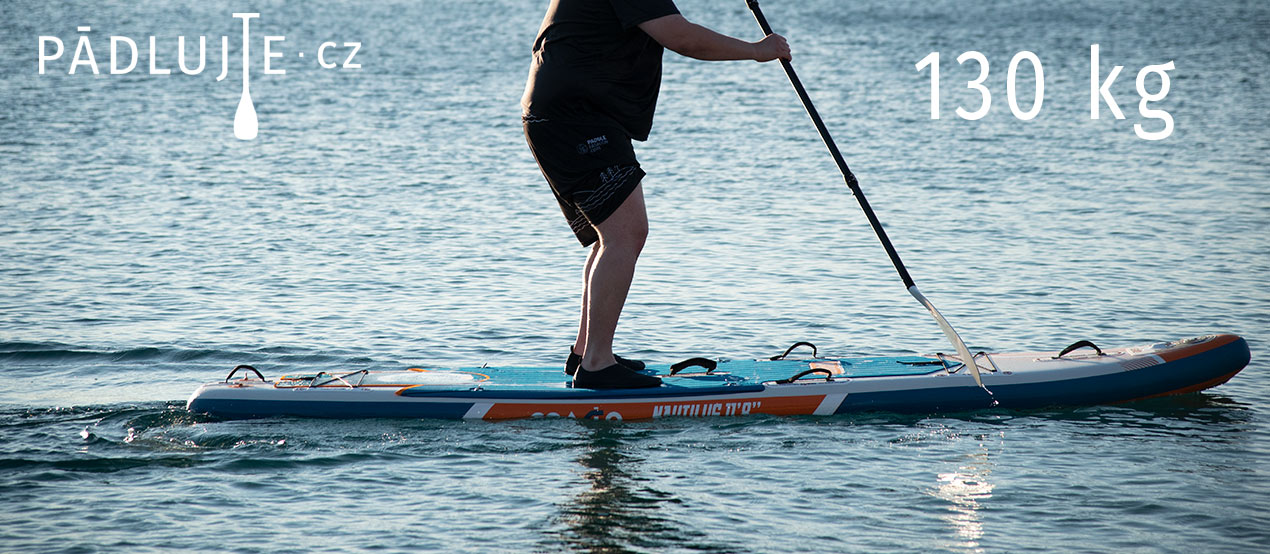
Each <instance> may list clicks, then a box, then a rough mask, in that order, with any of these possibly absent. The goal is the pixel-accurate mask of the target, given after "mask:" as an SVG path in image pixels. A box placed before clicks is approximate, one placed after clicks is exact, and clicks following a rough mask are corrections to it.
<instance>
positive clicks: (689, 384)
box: [410, 356, 960, 395]
mask: <svg viewBox="0 0 1270 554" xmlns="http://www.w3.org/2000/svg"><path fill="white" fill-rule="evenodd" d="M813 362H822V363H832V362H838V363H840V364H841V367H842V374H841V375H835V377H836V378H847V377H849V378H857V377H884V376H898V375H927V374H930V373H934V372H936V371H943V370H944V369H945V368H946V366H947V363H944V362H940V361H939V360H938V359H936V358H928V357H923V356H900V357H870V358H837V359H834V358H820V359H806V360H776V361H771V360H722V361H720V362H719V365H718V368H717V369H715V370H714V371H713V372H711V374H708V375H707V374H706V372H705V371H706V370H705V368H701V367H690V368H687V369H684V370H683V371H681V372H679V373H678V374H676V375H674V376H670V366H669V365H665V364H650V365H649V369H651V370H652V371H654V372H656V373H657V374H658V375H659V376H660V377H662V381H663V382H664V383H665V385H666V386H667V387H685V388H692V389H702V392H704V389H711V388H716V387H736V386H738V385H758V384H759V383H763V382H767V381H776V380H779V379H788V378H790V377H793V376H794V375H797V374H799V373H802V372H804V371H806V370H808V369H809V368H810V364H811V363H813ZM932 362H933V363H932ZM953 365H960V364H953ZM460 371H467V372H471V373H478V374H483V375H488V376H489V378H490V379H489V380H488V381H485V382H482V383H480V387H481V388H483V389H500V388H504V387H506V388H523V387H534V388H547V389H569V388H571V387H570V384H569V383H570V381H571V380H572V379H571V378H570V377H569V376H568V375H565V374H564V372H563V371H561V370H560V368H559V367H556V366H552V367H482V368H461V369H460ZM803 379H824V375H823V374H812V375H808V376H806V377H804V378H803ZM421 388H427V389H431V390H433V391H437V390H439V388H438V387H421ZM467 388H470V387H463V389H465V390H466V389H467ZM422 393H423V391H422V390H420V391H414V392H412V393H410V395H414V394H422Z"/></svg>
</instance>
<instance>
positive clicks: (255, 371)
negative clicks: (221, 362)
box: [225, 364, 265, 383]
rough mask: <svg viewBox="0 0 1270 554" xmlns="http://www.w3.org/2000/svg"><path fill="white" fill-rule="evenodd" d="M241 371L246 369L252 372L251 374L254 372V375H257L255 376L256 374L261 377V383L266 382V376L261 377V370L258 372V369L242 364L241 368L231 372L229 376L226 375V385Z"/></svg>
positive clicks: (238, 367)
mask: <svg viewBox="0 0 1270 554" xmlns="http://www.w3.org/2000/svg"><path fill="white" fill-rule="evenodd" d="M240 369H245V370H247V371H250V372H252V373H255V374H256V377H259V378H260V380H261V381H264V380H265V376H264V375H261V374H260V371H259V370H257V369H256V368H254V367H251V366H249V365H246V364H242V365H239V366H237V367H235V368H234V369H232V370H230V372H229V375H226V376H225V382H226V383H228V382H229V380H230V379H231V378H233V377H234V374H235V373H238V370H240ZM243 379H247V378H246V377H243Z"/></svg>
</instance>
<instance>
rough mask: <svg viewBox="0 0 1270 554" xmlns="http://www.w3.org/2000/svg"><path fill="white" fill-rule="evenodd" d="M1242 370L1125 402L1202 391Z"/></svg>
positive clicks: (1227, 379)
mask: <svg viewBox="0 0 1270 554" xmlns="http://www.w3.org/2000/svg"><path fill="white" fill-rule="evenodd" d="M1240 371H1243V368H1240V369H1237V370H1235V371H1232V372H1230V373H1227V374H1225V375H1222V376H1221V377H1218V378H1216V379H1210V380H1208V381H1204V382H1203V383H1200V384H1198V385H1191V386H1189V387H1182V388H1180V389H1177V390H1171V391H1169V392H1162V393H1160V394H1153V395H1151V396H1143V397H1141V398H1134V399H1133V400H1125V402H1137V401H1139V400H1146V399H1148V398H1160V397H1162V396H1173V395H1175V394H1187V393H1192V392H1199V391H1202V390H1204V389H1211V388H1213V387H1215V386H1217V385H1220V384H1222V383H1225V382H1226V381H1229V380H1230V378H1231V377H1234V376H1235V375H1236V374H1238V373H1239V372H1240Z"/></svg>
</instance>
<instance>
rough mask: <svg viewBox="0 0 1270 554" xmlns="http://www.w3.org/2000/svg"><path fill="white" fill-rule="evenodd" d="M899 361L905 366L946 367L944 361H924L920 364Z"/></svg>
mask: <svg viewBox="0 0 1270 554" xmlns="http://www.w3.org/2000/svg"><path fill="white" fill-rule="evenodd" d="M897 361H898V362H899V363H901V364H904V365H944V362H943V360H922V361H920V362H906V361H904V360H897Z"/></svg>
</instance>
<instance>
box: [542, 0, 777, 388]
mask: <svg viewBox="0 0 1270 554" xmlns="http://www.w3.org/2000/svg"><path fill="white" fill-rule="evenodd" d="M663 47H664V48H669V49H671V50H673V51H675V52H677V53H679V54H682V55H684V56H688V57H692V58H696V59H699V60H755V61H759V62H767V61H771V60H775V59H790V51H789V45H788V44H787V43H786V41H785V39H784V38H783V37H781V36H780V35H775V34H773V35H768V36H767V37H764V38H763V39H762V40H760V41H758V42H753V43H751V42H746V41H743V40H738V39H735V38H731V37H728V36H725V35H721V34H719V33H716V32H714V31H711V30H710V29H707V28H705V27H702V26H700V25H696V24H693V23H691V22H689V21H688V20H687V19H685V18H684V17H683V16H682V15H680V14H679V10H678V9H677V8H676V7H675V4H674V2H673V0H551V5H550V6H548V8H547V15H546V17H545V18H543V21H542V27H541V28H539V30H538V37H537V39H535V40H534V50H533V64H532V65H531V67H530V70H529V82H528V83H527V84H526V86H525V95H524V97H523V98H522V99H521V107H522V110H523V112H522V119H523V121H524V128H525V138H526V140H527V141H528V142H529V147H530V149H531V150H532V151H533V153H534V159H536V160H537V161H538V166H539V167H540V168H541V169H542V173H543V176H545V177H546V178H547V182H548V184H550V185H551V190H552V192H554V193H555V197H556V200H557V201H558V202H559V204H560V209H561V210H562V211H563V212H564V216H565V218H566V219H567V220H568V222H569V226H570V228H571V229H572V230H573V233H574V234H575V235H576V236H577V238H578V241H579V242H581V243H582V245H583V246H591V253H590V255H589V256H588V257H587V261H586V265H585V267H584V269H583V272H582V282H583V286H582V315H581V318H580V323H579V326H578V337H577V340H576V341H575V342H574V343H573V348H572V349H571V350H570V352H569V358H568V360H567V361H566V363H565V372H566V373H570V374H572V375H573V376H574V377H573V384H574V386H576V387H582V388H592V389H615V388H641V387H656V386H659V385H661V380H660V379H658V378H656V377H653V376H651V375H646V374H644V373H640V372H639V370H642V369H643V368H644V364H643V363H642V362H638V361H633V360H626V359H624V358H619V357H617V356H615V355H614V354H613V333H614V331H615V330H616V328H617V320H618V317H619V316H620V315H621V313H622V306H623V304H625V302H626V293H627V291H628V290H629V289H630V285H631V278H632V277H633V276H634V273H635V261H636V259H637V258H638V257H639V253H640V250H641V249H642V248H643V246H644V239H645V237H646V236H647V234H648V216H647V214H646V213H645V212H644V193H643V189H642V188H641V187H640V180H641V179H642V178H643V177H644V175H645V173H644V170H643V169H641V168H640V165H639V162H638V161H637V160H636V159H635V151H634V149H633V148H632V146H631V140H632V139H634V140H639V141H643V140H647V139H648V132H649V130H651V128H652V124H653V111H654V109H655V107H656V104H657V92H658V89H659V88H660V87H661V56H662V51H663Z"/></svg>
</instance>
